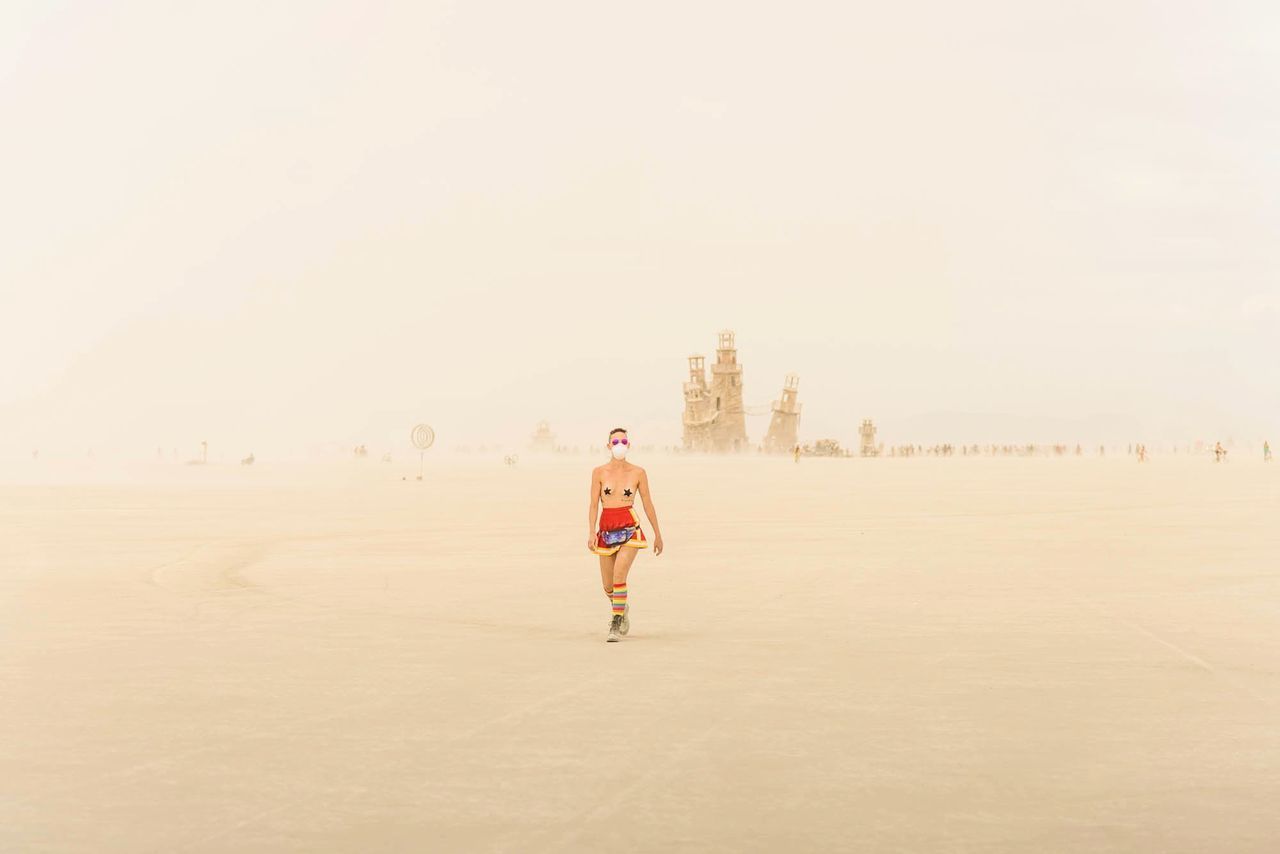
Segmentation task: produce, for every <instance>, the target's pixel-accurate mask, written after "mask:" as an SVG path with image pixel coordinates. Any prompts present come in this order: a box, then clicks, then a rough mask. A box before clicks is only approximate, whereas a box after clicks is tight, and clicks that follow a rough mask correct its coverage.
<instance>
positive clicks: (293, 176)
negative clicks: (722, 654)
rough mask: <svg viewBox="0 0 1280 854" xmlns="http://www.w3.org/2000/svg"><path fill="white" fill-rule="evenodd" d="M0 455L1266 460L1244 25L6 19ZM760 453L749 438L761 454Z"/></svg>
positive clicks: (660, 7)
mask: <svg viewBox="0 0 1280 854" xmlns="http://www.w3.org/2000/svg"><path fill="white" fill-rule="evenodd" d="M0 15H3V18H0V33H2V34H3V35H2V36H0V38H2V39H3V41H2V42H0V47H3V50H0V55H3V56H4V57H5V60H4V62H3V66H2V67H0V105H2V106H3V109H4V111H5V114H6V116H7V120H6V132H5V134H3V137H2V138H0V178H3V181H4V185H5V187H6V192H5V194H4V200H3V201H2V202H0V229H2V230H3V233H4V235H5V241H4V243H5V251H4V252H3V253H0V299H2V300H3V302H2V304H0V318H3V321H2V322H3V325H4V334H3V335H0V365H2V366H3V367H0V424H2V425H3V427H2V430H0V454H3V455H4V456H5V457H6V458H18V457H27V456H29V455H30V453H31V451H32V450H33V449H35V448H40V449H41V452H42V453H43V454H44V455H45V456H47V457H49V458H52V457H55V456H59V455H71V456H80V455H84V454H85V453H87V452H88V451H89V450H90V449H92V450H93V451H94V452H95V453H96V454H99V455H103V456H110V455H119V456H126V457H144V456H148V455H154V453H155V449H156V448H157V447H159V448H164V449H165V451H166V453H168V452H170V451H171V450H172V449H173V448H175V447H177V448H178V449H179V453H180V454H181V455H183V456H190V455H192V454H194V453H195V452H196V450H197V449H198V443H199V442H200V441H208V442H209V443H210V447H211V448H213V449H215V453H217V454H219V455H221V456H222V457H223V458H225V459H227V460H233V459H235V458H238V457H239V456H242V455H244V454H247V453H249V452H250V451H253V452H255V453H256V454H257V455H258V456H259V457H262V458H267V459H281V458H306V457H309V456H313V455H315V454H316V453H326V452H327V450H326V449H331V448H343V447H348V446H353V445H355V444H358V443H360V442H365V443H369V444H370V445H371V446H376V448H377V449H379V450H381V449H383V448H385V449H388V450H390V449H392V448H401V447H404V446H405V442H404V437H405V435H407V434H406V430H407V428H408V427H409V426H411V425H412V424H414V423H417V422H418V421H428V422H430V423H431V424H433V425H434V426H435V427H436V430H437V432H438V433H439V435H440V447H439V449H438V450H440V451H441V452H442V453H443V452H447V451H449V450H452V449H454V448H456V447H457V446H458V445H461V444H473V445H475V444H482V443H491V444H493V445H495V446H502V447H511V448H517V447H520V446H522V445H523V443H524V442H525V440H526V439H527V436H528V434H529V433H530V432H531V431H532V429H533V425H534V424H535V423H536V422H537V421H538V420H540V419H547V420H548V421H549V422H550V423H551V427H552V429H553V430H555V432H556V434H557V436H558V437H560V439H561V440H562V441H564V442H565V443H567V444H580V445H585V444H588V443H595V442H597V441H598V440H599V434H600V432H601V431H602V430H608V429H609V428H610V427H612V426H615V425H616V424H625V425H626V426H628V427H630V428H631V429H632V430H634V431H635V432H636V433H637V437H638V439H640V438H643V439H645V440H647V441H650V442H653V443H655V444H659V445H665V444H676V443H678V442H679V439H680V410H681V398H680V383H681V381H682V379H683V376H684V373H685V363H684V360H685V358H686V357H687V356H689V355H691V354H695V353H706V354H708V355H711V354H712V353H713V348H714V342H715V334H716V331H717V330H719V329H721V328H731V329H734V330H735V331H736V333H737V337H738V346H739V348H740V351H741V358H742V362H743V363H744V365H745V366H746V367H745V370H744V378H743V383H744V391H745V399H746V402H747V403H748V404H760V403H767V402H768V401H770V400H771V399H775V398H777V396H778V393H779V390H780V389H781V383H782V381H783V377H784V375H785V374H786V373H787V372H795V373H797V374H798V375H799V377H800V383H801V384H800V400H801V401H802V402H803V404H804V418H803V422H802V426H801V433H802V437H803V438H806V439H814V438H820V437H832V438H835V439H838V440H839V441H841V442H842V443H844V444H845V445H853V444H855V443H856V430H857V425H858V424H859V423H860V421H861V419H863V418H868V417H870V418H874V419H876V422H877V424H878V425H879V426H880V428H881V435H882V436H883V437H884V438H885V440H886V441H899V442H925V443H929V442H942V441H953V442H988V441H991V442H998V441H1066V442H1076V441H1081V442H1085V443H1086V444H1088V443H1096V442H1101V441H1114V442H1120V441H1137V440H1145V441H1149V442H1162V441H1164V442H1183V441H1193V440H1195V439H1205V440H1216V439H1220V438H1223V439H1225V438H1235V439H1237V440H1241V441H1253V442H1257V441H1260V440H1261V439H1262V438H1264V437H1265V436H1266V434H1267V433H1268V431H1272V425H1274V423H1275V420H1276V418H1277V416H1278V415H1280V397H1278V396H1277V391H1276V383H1275V377H1274V373H1273V367H1272V366H1273V365H1274V364H1275V363H1276V362H1277V358H1276V356H1277V352H1276V347H1275V344H1274V342H1275V340H1276V336H1275V329H1276V324H1277V320H1278V319H1280V296H1278V293H1280V292H1278V290H1277V286H1276V284H1275V282H1276V275H1275V274H1276V268H1277V255H1276V253H1277V248H1276V247H1277V244H1276V241H1275V240H1274V239H1273V237H1274V235H1275V234H1276V233H1277V229H1278V227H1280V209H1277V207H1276V205H1275V203H1274V199H1275V198H1277V197H1280V174H1278V171H1277V166H1278V161H1277V155H1276V153H1275V152H1277V151H1280V130H1278V129H1277V126H1276V124H1275V123H1274V122H1273V121H1271V120H1270V115H1271V112H1272V110H1271V108H1270V104H1271V103H1272V101H1273V100H1274V98H1273V93H1274V91H1275V87H1276V85H1277V83H1278V82H1280V80H1278V73H1280V72H1278V68H1280V63H1277V62H1276V60H1275V54H1274V50H1273V48H1272V45H1271V43H1270V41H1269V36H1268V34H1269V33H1270V32H1274V28H1275V25H1276V23H1277V21H1276V16H1277V12H1276V11H1275V9H1274V7H1272V6H1270V5H1268V4H1262V3H1256V4H1226V5H1225V6H1215V7H1214V8H1213V9H1212V10H1211V9H1209V8H1208V7H1204V8H1198V7H1195V6H1193V5H1190V4H1175V5H1173V6H1170V5H1168V4H1166V5H1162V6H1160V7H1149V6H1144V5H1139V4H1119V5H1117V4H1103V3H1089V4H1073V5H1072V6H1071V7H1070V8H1061V9H1050V8H1043V7H1041V8H1029V7H1027V6H1026V4H1019V3H984V4H979V5H978V6H969V7H965V8H964V9H960V8H958V7H954V6H952V5H951V4H942V3H935V4H915V5H910V6H904V7H900V8H898V7H895V8H885V7H882V6H874V7H859V6H850V5H847V4H800V5H799V6H794V5H793V6H788V7H787V8H785V9H784V8H783V7H766V6H756V5H752V4H746V5H744V4H729V3H703V4H697V5H696V6H695V7H693V8H690V7H688V6H687V5H685V4H665V3H658V4H651V5H649V6H647V7H645V8H643V9H640V8H637V7H634V6H625V5H609V4H605V5H603V6H602V5H600V4H579V3H553V4H550V5H548V4H538V5H536V6H528V5H520V4H517V5H516V6H514V7H513V6H512V5H511V4H486V3H471V4H465V5H454V4H441V3H427V4H411V5H410V4H402V5H399V6H393V7H387V8H381V9H377V10H374V9H369V8H367V4H356V3H336V4H326V5H325V7H324V8H323V9H314V8H307V9H305V10H302V9H301V8H300V7H297V6H289V5H288V4H283V5H273V6H271V7H270V8H261V7H260V5H258V4H236V3H232V4H222V5H219V6H218V7H217V8H209V9H192V8H179V7H172V6H166V5H163V4H160V5H157V4H149V3H123V4H116V5H113V6H112V7H111V8H110V9H107V8H104V7H100V6H96V5H94V4H85V3H72V4H59V5H56V6H55V5H51V4H45V3H16V4H12V3H11V4H6V7H5V11H4V12H3V13H0ZM763 430H764V427H763V424H758V423H757V422H752V423H751V424H749V433H750V438H751V440H752V441H753V442H758V441H759V439H760V436H761V435H762V434H763Z"/></svg>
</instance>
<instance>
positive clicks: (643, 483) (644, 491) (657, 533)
mask: <svg viewBox="0 0 1280 854" xmlns="http://www.w3.org/2000/svg"><path fill="white" fill-rule="evenodd" d="M640 501H641V502H642V503H643V504H644V515H646V516H648V517H649V524H650V525H652V526H653V553H654V555H655V556H657V555H660V554H662V529H661V528H659V527H658V512H657V511H656V510H654V509H653V498H652V496H650V495H649V473H648V472H647V471H646V472H643V473H641V475H640Z"/></svg>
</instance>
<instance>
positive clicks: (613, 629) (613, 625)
mask: <svg viewBox="0 0 1280 854" xmlns="http://www.w3.org/2000/svg"><path fill="white" fill-rule="evenodd" d="M621 626H622V615H621V614H614V615H613V619H612V620H610V621H609V643H617V642H618V641H620V640H622V633H621V632H620V631H618V629H619V628H620V627H621Z"/></svg>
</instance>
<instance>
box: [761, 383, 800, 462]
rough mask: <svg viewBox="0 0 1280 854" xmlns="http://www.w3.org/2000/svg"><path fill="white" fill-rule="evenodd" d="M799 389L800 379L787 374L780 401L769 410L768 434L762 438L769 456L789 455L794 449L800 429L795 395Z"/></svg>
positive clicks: (798, 407)
mask: <svg viewBox="0 0 1280 854" xmlns="http://www.w3.org/2000/svg"><path fill="white" fill-rule="evenodd" d="M799 389H800V377H798V376H797V375H795V374H787V378H786V381H785V382H784V383H783V385H782V399H781V400H775V401H774V402H773V405H772V406H771V407H770V409H771V410H772V411H773V415H772V416H771V417H770V419H769V432H768V433H766V434H765V437H764V450H765V453H769V454H789V453H791V451H792V450H793V449H794V448H795V446H796V443H797V438H796V437H797V436H798V434H799V428H800V404H799V403H797V402H796V393H797V392H798V391H799Z"/></svg>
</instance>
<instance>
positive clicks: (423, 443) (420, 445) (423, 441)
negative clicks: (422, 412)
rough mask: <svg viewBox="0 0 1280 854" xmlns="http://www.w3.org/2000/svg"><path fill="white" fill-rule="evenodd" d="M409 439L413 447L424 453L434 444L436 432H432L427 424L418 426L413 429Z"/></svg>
mask: <svg viewBox="0 0 1280 854" xmlns="http://www.w3.org/2000/svg"><path fill="white" fill-rule="evenodd" d="M410 438H411V439H412V440H413V446H414V447H415V448H417V449H418V450H419V451H425V450H426V449H427V448H430V447H431V444H432V443H433V442H435V440H436V431H435V430H432V429H431V425H429V424H419V425H418V426H417V427H414V428H413V433H412V434H410Z"/></svg>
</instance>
